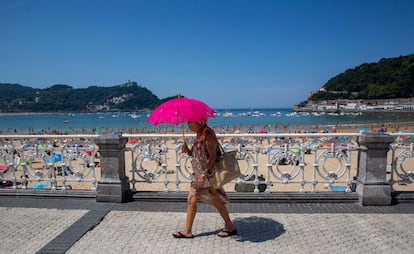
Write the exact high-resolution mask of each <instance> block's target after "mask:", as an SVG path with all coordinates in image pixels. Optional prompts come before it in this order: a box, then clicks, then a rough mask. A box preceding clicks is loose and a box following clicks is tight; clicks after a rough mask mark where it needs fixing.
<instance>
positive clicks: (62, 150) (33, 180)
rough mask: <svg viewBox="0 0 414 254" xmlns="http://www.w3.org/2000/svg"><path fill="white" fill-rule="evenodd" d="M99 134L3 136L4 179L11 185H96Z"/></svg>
mask: <svg viewBox="0 0 414 254" xmlns="http://www.w3.org/2000/svg"><path fill="white" fill-rule="evenodd" d="M95 137H96V136H85V135H66V136H61V135H27V136H25V135H19V136H0V180H1V184H2V188H11V189H17V188H21V189H28V188H29V189H52V190H56V189H61V190H69V189H72V188H76V189H92V190H94V189H96V185H97V177H96V170H95V168H96V167H97V166H99V162H98V161H97V160H96V151H97V148H96V146H95V144H94V141H93V140H94V138H95Z"/></svg>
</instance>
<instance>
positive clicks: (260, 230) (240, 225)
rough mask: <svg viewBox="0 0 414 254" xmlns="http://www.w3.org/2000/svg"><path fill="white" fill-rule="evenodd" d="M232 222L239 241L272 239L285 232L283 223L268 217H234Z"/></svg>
mask: <svg viewBox="0 0 414 254" xmlns="http://www.w3.org/2000/svg"><path fill="white" fill-rule="evenodd" d="M233 223H234V226H235V227H236V228H237V231H238V235H237V241H239V242H255V243H257V242H265V241H269V240H274V239H275V238H277V237H278V236H280V235H282V234H283V233H284V232H285V229H284V227H283V224H280V223H279V222H277V221H275V220H273V219H269V218H261V217H256V216H252V217H247V218H236V219H234V221H233Z"/></svg>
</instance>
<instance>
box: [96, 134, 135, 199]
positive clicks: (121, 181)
mask: <svg viewBox="0 0 414 254" xmlns="http://www.w3.org/2000/svg"><path fill="white" fill-rule="evenodd" d="M126 142H127V138H124V137H122V136H120V135H111V134H107V135H102V136H99V137H98V138H97V139H96V144H97V145H98V146H99V153H100V156H101V157H100V158H101V180H100V181H98V186H97V188H96V201H98V202H114V203H121V202H126V201H128V200H130V199H131V198H132V193H131V189H130V187H129V182H128V177H127V176H126V175H125V144H126Z"/></svg>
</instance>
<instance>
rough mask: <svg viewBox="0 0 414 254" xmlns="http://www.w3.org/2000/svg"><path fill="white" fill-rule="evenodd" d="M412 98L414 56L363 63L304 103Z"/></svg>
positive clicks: (346, 72) (327, 83)
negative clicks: (310, 101) (309, 101)
mask: <svg viewBox="0 0 414 254" xmlns="http://www.w3.org/2000/svg"><path fill="white" fill-rule="evenodd" d="M411 97H414V54H411V55H407V56H400V57H394V58H382V59H380V60H379V61H378V62H377V63H364V64H361V65H359V66H357V67H356V68H353V69H348V70H346V71H345V72H343V73H340V74H339V75H337V76H335V77H333V78H331V79H329V80H328V82H326V84H324V85H323V86H322V88H321V89H320V90H319V91H318V92H315V93H312V95H310V96H309V98H308V100H312V101H321V100H336V99H350V100H355V99H394V98H411Z"/></svg>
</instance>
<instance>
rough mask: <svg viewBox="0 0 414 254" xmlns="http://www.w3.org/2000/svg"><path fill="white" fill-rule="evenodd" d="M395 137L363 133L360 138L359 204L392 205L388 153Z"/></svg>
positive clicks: (357, 191)
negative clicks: (387, 178) (387, 174)
mask: <svg viewBox="0 0 414 254" xmlns="http://www.w3.org/2000/svg"><path fill="white" fill-rule="evenodd" d="M392 142H394V137H392V136H390V135H388V134H384V133H365V132H364V133H362V134H361V136H359V137H358V144H359V146H360V150H359V152H358V180H357V188H356V193H357V194H358V199H359V204H360V205H362V206H368V205H391V185H390V183H389V182H388V181H387V180H386V170H387V152H388V151H389V150H390V147H389V146H390V144H391V143H392Z"/></svg>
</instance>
